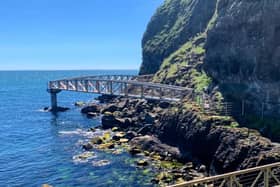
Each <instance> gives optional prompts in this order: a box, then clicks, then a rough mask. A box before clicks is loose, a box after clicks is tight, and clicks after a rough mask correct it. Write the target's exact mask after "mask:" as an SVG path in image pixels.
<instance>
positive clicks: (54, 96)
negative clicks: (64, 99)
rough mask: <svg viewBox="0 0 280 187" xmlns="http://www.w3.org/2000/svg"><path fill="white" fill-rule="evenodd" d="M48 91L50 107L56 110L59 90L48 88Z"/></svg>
mask: <svg viewBox="0 0 280 187" xmlns="http://www.w3.org/2000/svg"><path fill="white" fill-rule="evenodd" d="M48 92H49V93H50V95H51V109H52V111H56V110H57V107H58V106H57V94H58V93H59V92H61V91H60V90H55V89H50V90H48Z"/></svg>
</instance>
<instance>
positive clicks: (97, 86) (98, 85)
mask: <svg viewBox="0 0 280 187" xmlns="http://www.w3.org/2000/svg"><path fill="white" fill-rule="evenodd" d="M96 91H97V93H100V84H99V81H96Z"/></svg>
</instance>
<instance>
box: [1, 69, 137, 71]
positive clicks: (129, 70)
mask: <svg viewBox="0 0 280 187" xmlns="http://www.w3.org/2000/svg"><path fill="white" fill-rule="evenodd" d="M123 70H125V71H139V69H0V71H123Z"/></svg>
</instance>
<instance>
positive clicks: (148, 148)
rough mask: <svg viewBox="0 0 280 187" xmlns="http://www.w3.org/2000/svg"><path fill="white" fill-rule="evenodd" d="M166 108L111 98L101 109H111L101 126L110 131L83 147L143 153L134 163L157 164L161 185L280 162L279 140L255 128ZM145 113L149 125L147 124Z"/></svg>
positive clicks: (136, 153) (138, 154)
mask: <svg viewBox="0 0 280 187" xmlns="http://www.w3.org/2000/svg"><path fill="white" fill-rule="evenodd" d="M166 106H167V104H164V105H162V103H161V104H160V103H159V102H156V101H146V100H142V99H125V98H121V97H119V98H114V99H113V100H111V101H110V105H105V106H102V108H101V110H100V114H101V113H102V111H104V109H108V107H109V108H110V112H109V111H108V110H107V111H106V112H104V113H103V114H101V115H102V120H101V122H102V126H101V128H103V129H108V131H109V132H107V133H105V134H104V135H103V136H100V137H95V138H93V139H91V140H90V141H89V142H87V143H86V144H84V145H83V147H84V149H85V150H92V149H98V150H103V151H106V152H107V151H109V152H111V153H112V154H122V153H123V152H127V153H130V154H131V156H136V157H138V156H144V157H142V158H141V160H142V161H143V160H144V161H145V162H136V163H135V166H136V167H137V166H138V167H144V168H146V167H155V168H156V170H157V171H158V173H159V174H158V175H157V176H155V178H154V180H153V182H155V183H158V184H162V185H164V184H174V183H176V182H182V181H185V180H191V179H195V178H199V177H203V176H205V175H207V174H209V173H210V174H217V173H224V172H229V171H235V170H239V169H244V168H249V167H253V166H257V165H263V164H268V163H272V162H276V161H280V146H279V145H278V144H273V143H272V142H271V141H270V140H269V139H266V138H263V137H261V136H260V134H259V133H257V132H256V131H252V130H251V131H249V130H248V129H247V128H232V127H231V126H230V125H231V123H232V122H233V120H232V119H230V118H225V117H219V116H212V117H209V116H208V117H206V116H201V115H199V113H197V112H196V111H193V110H188V109H186V108H184V107H183V106H182V105H180V104H177V105H175V104H172V103H170V104H169V107H168V108H166ZM112 109H115V110H112ZM147 115H148V116H149V117H148V120H149V122H151V123H146V121H147ZM151 118H152V120H150V119H151ZM162 172H163V173H162ZM164 172H165V173H164ZM166 172H167V173H166ZM167 174H168V175H167Z"/></svg>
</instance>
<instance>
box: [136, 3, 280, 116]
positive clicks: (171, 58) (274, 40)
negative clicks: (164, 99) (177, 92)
mask: <svg viewBox="0 0 280 187" xmlns="http://www.w3.org/2000/svg"><path fill="white" fill-rule="evenodd" d="M279 17H280V1H277V0H261V1H252V0H213V1H205V0H172V1H171V0H166V1H165V2H164V4H163V5H162V6H161V7H160V8H159V9H158V11H157V12H156V14H155V15H154V16H153V18H152V19H151V21H150V23H149V25H148V28H147V31H146V33H145V35H144V38H143V63H142V66H141V70H140V74H149V73H155V72H156V74H155V76H154V81H155V82H164V83H172V84H177V85H183V86H188V87H193V88H194V89H195V90H196V91H197V92H202V91H203V90H204V89H205V88H207V89H208V92H210V93H213V90H215V91H217V90H219V92H220V93H221V94H222V96H223V98H226V99H227V100H229V101H233V102H234V103H235V104H236V105H237V106H238V107H239V108H237V110H238V109H239V110H241V104H240V103H241V101H242V100H246V102H248V105H247V107H246V112H247V113H248V114H250V115H251V114H253V115H256V116H259V115H260V114H261V113H263V114H264V115H265V116H271V115H273V116H276V117H277V116H279V114H280V104H279V103H280V97H279V96H280V68H279V66H280V22H279V20H278V18H279ZM263 103H264V104H263ZM261 109H262V110H261Z"/></svg>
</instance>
